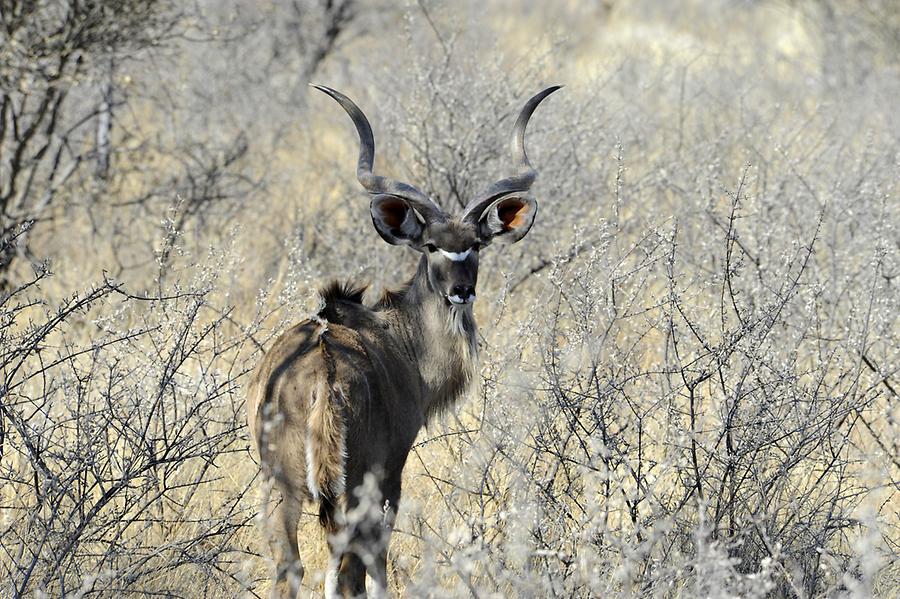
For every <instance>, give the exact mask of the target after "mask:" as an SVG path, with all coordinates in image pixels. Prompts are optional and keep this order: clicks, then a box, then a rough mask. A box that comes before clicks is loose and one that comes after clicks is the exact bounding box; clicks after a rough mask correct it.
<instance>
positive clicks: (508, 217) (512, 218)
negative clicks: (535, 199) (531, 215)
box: [497, 199, 528, 230]
mask: <svg viewBox="0 0 900 599" xmlns="http://www.w3.org/2000/svg"><path fill="white" fill-rule="evenodd" d="M527 216H528V203H527V202H523V201H522V200H517V199H511V200H507V201H505V202H502V203H501V204H500V205H499V206H497V217H498V218H499V219H500V222H502V223H503V228H504V229H506V230H509V229H517V228H519V227H521V226H522V225H524V224H525V218H526V217H527Z"/></svg>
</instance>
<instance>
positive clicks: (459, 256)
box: [438, 248, 472, 262]
mask: <svg viewBox="0 0 900 599" xmlns="http://www.w3.org/2000/svg"><path fill="white" fill-rule="evenodd" d="M438 250H440V252H441V254H443V255H444V257H445V258H448V259H450V260H453V261H454V262H462V261H463V260H465V259H466V258H468V257H469V254H470V253H472V248H469V249H467V250H466V251H464V252H448V251H447V250H441V249H440V248H438Z"/></svg>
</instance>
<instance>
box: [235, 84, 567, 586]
mask: <svg viewBox="0 0 900 599" xmlns="http://www.w3.org/2000/svg"><path fill="white" fill-rule="evenodd" d="M315 87H316V88H317V89H319V90H321V91H323V92H325V93H326V94H328V95H329V96H331V97H332V98H334V99H335V100H336V101H337V102H338V103H339V104H340V105H341V106H342V107H343V108H344V109H345V110H346V111H347V113H348V114H349V115H350V117H351V118H352V119H353V122H354V124H355V125H356V129H357V133H358V134H359V138H360V154H359V163H358V168H357V176H358V178H359V181H360V183H361V184H362V185H363V187H365V189H366V190H367V191H368V192H369V193H370V194H371V205H370V211H371V215H372V221H373V223H374V225H375V229H376V230H377V231H378V233H379V234H380V235H381V237H382V238H384V239H385V240H386V241H387V242H388V243H391V244H394V245H408V246H410V247H411V248H413V249H415V250H417V251H419V252H421V254H422V257H421V259H420V261H419V266H418V269H417V271H416V274H415V276H413V278H412V280H411V281H409V282H408V283H407V284H406V285H405V286H404V287H403V288H402V289H401V290H400V291H396V292H389V293H387V294H385V296H384V298H383V299H382V300H381V301H380V302H378V303H376V304H375V305H372V306H367V305H364V304H363V302H362V292H363V291H362V290H361V289H354V288H352V287H350V286H348V285H341V284H337V283H334V284H332V285H331V286H329V287H326V288H325V289H324V290H323V291H322V292H321V294H322V298H323V300H324V307H323V308H322V309H321V311H320V312H319V314H318V315H317V317H315V318H314V319H312V320H308V321H305V322H302V323H300V324H298V325H296V326H295V327H293V328H292V329H290V330H288V331H287V332H286V333H284V334H283V335H282V336H281V337H280V338H279V339H278V340H277V341H276V342H275V344H274V345H273V346H272V348H271V349H270V350H269V351H268V352H267V354H266V356H265V357H264V358H263V360H262V361H261V363H260V364H259V366H258V367H257V369H256V371H255V373H254V375H253V379H252V381H251V385H250V390H249V394H248V419H249V424H250V430H251V434H252V435H253V437H254V440H255V442H256V445H257V448H258V450H259V455H260V460H261V464H262V469H263V474H264V475H265V477H266V479H267V480H268V481H269V488H270V492H271V493H272V494H271V495H270V503H269V505H268V507H267V509H266V511H265V513H264V520H265V522H264V526H265V528H266V531H267V532H266V533H267V536H268V541H269V545H270V550H271V552H272V557H273V559H274V561H275V567H276V579H275V584H274V586H273V592H272V595H273V596H275V597H295V596H297V594H298V593H299V591H300V583H301V580H302V578H303V567H302V565H301V563H300V556H299V553H298V543H297V523H298V519H299V516H300V509H301V507H302V505H303V504H304V503H306V502H310V501H311V502H315V503H317V504H318V507H319V520H320V522H321V524H322V525H323V526H324V527H325V529H326V532H327V533H328V543H329V549H330V551H331V556H332V562H331V564H330V566H329V572H328V575H327V578H326V594H328V595H342V596H356V595H364V594H365V592H366V587H365V575H366V573H367V572H368V574H369V576H370V578H372V580H373V581H374V583H375V585H376V587H377V588H378V589H379V590H380V591H381V592H384V591H385V589H386V588H387V570H386V559H387V543H388V538H389V535H390V529H391V526H392V523H393V518H394V516H395V515H396V509H397V506H398V504H399V502H400V485H401V475H402V472H403V466H404V464H405V463H406V458H407V455H408V454H409V451H410V449H411V447H412V445H413V442H414V440H415V438H416V435H417V434H418V432H419V430H420V429H421V428H422V426H423V425H424V424H425V423H426V422H427V421H428V419H429V418H430V417H431V416H432V415H434V414H437V413H439V412H441V411H442V410H444V409H446V408H448V407H450V406H451V405H452V404H453V402H454V401H456V400H457V399H458V398H459V397H460V396H461V395H463V394H464V393H465V391H466V389H467V387H468V385H469V383H470V381H471V380H472V379H473V377H474V376H475V359H476V355H475V350H476V344H475V321H474V319H473V316H472V302H473V301H474V299H475V285H476V282H477V275H478V253H479V250H480V249H481V248H483V247H485V246H487V245H489V244H490V243H500V242H506V243H512V242H515V241H518V240H519V239H521V238H522V237H523V236H524V235H525V234H526V233H527V232H528V230H529V229H530V228H531V225H532V223H533V221H534V217H535V214H536V213H537V203H536V202H535V200H534V199H533V198H532V197H531V196H530V195H529V193H528V190H529V188H530V187H531V184H532V182H533V181H534V178H535V176H536V172H535V171H534V169H532V167H531V165H530V164H529V162H528V158H527V156H526V155H525V147H524V136H525V128H526V125H527V123H528V119H529V118H530V117H531V114H532V112H533V111H534V109H535V108H536V107H537V105H538V104H539V103H540V102H541V101H542V100H543V99H544V98H545V97H547V96H548V95H550V94H551V93H552V92H554V91H556V90H557V89H558V87H551V88H548V89H546V90H544V91H542V92H541V93H539V94H538V95H536V96H534V97H533V98H532V99H531V100H529V101H528V103H527V104H526V105H525V107H524V108H523V109H522V112H521V113H520V115H519V118H518V121H517V122H516V125H515V128H514V131H513V139H512V151H513V158H514V162H515V174H514V175H512V176H511V177H508V178H506V179H502V180H500V181H498V182H497V183H495V184H494V185H492V186H491V187H490V188H489V189H487V190H486V192H485V193H484V194H482V195H480V196H479V197H478V198H476V199H474V200H473V201H472V202H470V203H469V205H468V206H467V207H466V209H465V210H464V211H463V214H462V215H460V216H458V217H451V216H449V215H447V214H446V213H445V212H444V211H443V210H441V209H440V208H439V207H438V206H437V205H436V204H435V203H434V202H433V201H432V200H431V199H429V198H428V197H427V196H426V195H425V194H424V193H422V192H421V191H419V190H417V189H416V188H414V187H412V186H410V185H407V184H405V183H400V182H395V181H391V180H389V179H386V178H384V177H380V176H377V175H375V174H373V172H372V166H373V161H374V154H375V144H374V139H373V136H372V129H371V127H370V126H369V123H368V121H367V120H366V117H365V116H364V115H363V113H362V112H361V111H360V109H359V108H358V107H357V106H356V105H355V104H353V102H352V101H350V100H349V99H348V98H347V97H346V96H344V95H342V94H340V93H338V92H336V91H334V90H332V89H329V88H326V87H320V86H315ZM368 473H371V474H372V475H373V476H375V479H376V480H377V486H378V490H379V491H380V495H381V497H380V499H379V507H380V508H381V512H380V517H379V518H378V520H377V522H369V523H368V524H366V523H362V524H360V523H352V524H351V523H349V522H348V520H347V514H350V513H353V511H354V509H355V508H356V507H357V505H358V503H359V502H360V501H361V499H360V496H359V495H358V494H356V493H354V492H353V491H354V489H356V488H357V487H359V486H360V485H361V484H362V483H363V482H364V478H365V477H366V475H367V474H368Z"/></svg>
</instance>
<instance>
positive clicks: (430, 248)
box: [425, 243, 437, 254]
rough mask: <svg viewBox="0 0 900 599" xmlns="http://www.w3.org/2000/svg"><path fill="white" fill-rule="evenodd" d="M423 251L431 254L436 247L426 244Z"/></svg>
mask: <svg viewBox="0 0 900 599" xmlns="http://www.w3.org/2000/svg"><path fill="white" fill-rule="evenodd" d="M425 249H426V250H428V252H429V253H431V254H433V253H435V252H436V251H437V246H436V245H434V244H433V243H426V244H425Z"/></svg>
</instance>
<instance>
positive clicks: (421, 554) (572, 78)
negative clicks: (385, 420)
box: [0, 0, 900, 598]
mask: <svg viewBox="0 0 900 599" xmlns="http://www.w3.org/2000/svg"><path fill="white" fill-rule="evenodd" d="M311 81H313V82H317V83H324V84H327V85H330V86H332V87H335V88H337V89H340V90H342V91H345V92H346V93H347V94H348V95H350V96H352V97H353V98H354V99H356V100H357V101H358V103H359V104H360V105H361V106H362V107H363V108H364V110H365V111H366V113H367V114H368V116H369V118H370V119H371V120H372V124H373V127H374V129H375V136H376V142H377V143H378V148H379V149H378V163H377V167H378V169H379V170H381V171H383V172H384V173H385V174H389V175H392V176H395V177H396V178H398V179H403V180H408V181H410V182H414V183H415V184H417V185H418V186H420V187H421V188H423V189H425V190H427V191H428V192H430V193H431V194H432V195H433V197H435V198H436V199H437V200H438V201H439V202H441V203H442V205H443V206H445V207H447V208H448V209H459V208H460V207H462V206H463V205H465V203H466V202H467V200H468V198H469V197H470V196H471V195H472V194H473V192H475V191H477V190H478V189H480V188H482V187H484V186H485V185H487V184H489V183H491V182H493V181H494V180H496V179H497V178H498V176H502V175H503V174H504V173H503V172H502V171H503V168H504V167H505V166H506V164H507V163H506V160H505V158H506V156H507V142H508V133H509V131H510V130H511V127H512V119H514V118H515V115H516V114H517V112H518V110H519V109H520V108H521V105H522V102H524V100H525V99H527V98H528V97H530V96H531V95H532V94H533V93H536V92H537V91H538V90H540V89H542V88H543V87H546V86H547V85H551V84H565V85H566V87H565V88H564V89H563V90H562V91H560V92H558V93H557V94H555V95H554V96H553V97H552V98H550V99H548V100H547V101H546V102H545V104H544V105H542V106H541V108H540V110H539V112H538V113H537V114H536V115H535V117H534V118H533V119H532V123H531V125H530V127H529V137H528V150H529V157H530V159H531V161H532V163H533V164H534V165H535V166H536V167H537V168H538V169H539V170H540V176H539V178H538V179H537V181H536V183H535V185H534V187H533V192H534V194H535V196H536V197H537V199H538V202H539V205H540V211H539V214H538V217H537V221H536V224H535V226H534V228H533V229H532V230H531V232H530V234H529V235H528V237H527V238H525V239H524V240H523V241H522V242H520V243H517V244H516V245H514V246H509V247H506V248H504V249H503V250H502V251H494V250H495V248H489V249H488V250H487V251H485V252H484V255H483V256H482V258H481V270H480V279H479V290H478V295H479V300H478V302H477V303H476V306H475V314H476V317H477V320H478V322H479V325H480V331H479V354H480V381H479V384H478V385H477V388H476V389H473V391H472V393H471V394H470V397H469V399H467V400H466V401H465V402H463V403H461V404H460V405H458V406H457V408H456V410H455V411H454V412H452V413H450V414H447V415H446V416H445V417H444V418H443V419H442V420H441V421H439V422H434V423H432V424H431V425H430V426H429V428H428V429H427V430H426V431H424V432H423V433H422V434H421V437H420V439H419V441H418V443H417V445H416V447H415V449H414V452H413V453H412V454H411V455H410V458H409V462H408V464H407V468H406V470H405V483H404V489H405V492H404V499H403V505H402V506H401V509H400V515H399V518H398V521H397V524H396V529H395V532H394V535H393V540H392V545H391V554H390V582H391V587H392V590H393V592H394V593H395V594H397V595H398V596H407V597H457V596H474V597H517V596H530V597H620V596H621V597H628V596H640V597H726V596H727V597H803V598H816V597H854V598H864V597H871V596H878V597H894V596H896V595H897V594H898V593H900V565H898V553H900V487H898V481H900V451H898V439H900V430H898V420H897V419H898V405H900V403H898V392H900V377H898V368H900V362H898V360H900V353H898V349H900V330H898V321H897V314H898V312H900V290H898V275H900V270H898V269H900V253H898V252H900V231H898V224H900V196H898V183H900V176H898V175H900V111H898V110H897V108H896V106H897V98H898V97H900V7H898V5H897V3H896V2H893V1H891V0H867V1H864V0H844V1H839V0H745V1H742V2H725V1H721V0H708V1H701V0H680V1H678V2H662V1H652V0H637V1H631V2H624V1H618V0H606V1H602V2H600V1H597V2H575V1H571V2H568V1H567V2H553V3H549V2H548V3H543V2H535V1H533V0H501V1H499V2H474V3H472V2H438V1H435V0H418V1H417V2H404V3H393V2H387V1H382V0H376V1H374V2H362V1H361V0H285V1H269V2H244V1H242V0H226V1H223V2H217V1H207V0H198V1H195V2H175V1H171V0H96V1H90V2H86V1H83V0H0V596H3V597H43V596H66V597H83V596H102V597H118V596H160V597H198V596H208V597H232V596H251V597H256V596H265V595H266V593H267V592H268V587H269V575H270V564H269V563H268V562H267V559H266V557H265V556H266V552H265V549H264V547H263V544H262V538H261V536H260V534H259V530H258V528H257V523H256V520H257V514H258V512H259V507H260V504H261V496H260V494H259V482H260V481H259V480H258V478H259V476H258V472H259V466H258V462H257V456H256V454H255V452H254V451H253V450H251V448H250V442H249V437H248V432H247V428H246V418H245V414H244V390H243V387H244V385H245V383H246V380H247V374H248V372H249V371H250V370H251V369H252V368H253V366H254V365H255V364H256V362H257V360H258V359H259V358H260V356H261V354H262V352H263V351H264V350H265V348H266V347H268V345H269V344H270V342H271V341H272V340H273V339H274V337H276V336H277V335H278V334H279V333H280V332H281V331H283V330H284V329H285V328H286V327H288V326H290V324H291V323H294V322H296V321H298V320H301V319H303V318H305V317H308V316H309V315H310V314H312V313H314V312H315V311H316V310H317V308H318V304H319V301H320V300H319V298H318V295H317V289H318V288H319V286H321V285H322V284H323V283H325V282H327V281H328V280H330V279H332V278H353V279H355V280H359V281H366V282H368V283H370V285H371V287H370V294H371V295H372V297H376V296H377V295H378V293H379V292H380V290H381V289H384V288H385V287H390V286H392V285H396V284H398V283H400V282H402V281H403V280H405V279H406V278H407V277H409V276H410V275H411V274H412V272H413V269H414V265H415V257H414V254H413V253H412V252H411V251H409V250H406V249H401V248H396V247H391V246H388V245H387V244H385V243H383V242H382V241H381V240H380V239H379V238H378V235H377V233H376V232H375V230H374V229H373V228H372V225H371V221H370V218H369V215H368V210H367V199H366V197H365V194H364V193H362V192H361V190H360V188H359V186H358V183H357V182H356V180H355V160H356V151H357V148H358V146H357V140H356V137H355V132H354V131H353V129H352V126H351V125H350V123H349V121H348V119H347V118H346V115H345V114H343V112H342V111H340V110H339V109H338V108H337V107H336V106H335V105H334V104H333V102H332V101H331V100H330V99H328V98H326V97H324V96H322V95H321V94H317V93H316V92H314V91H311V90H310V88H308V86H307V84H308V83H309V82H311ZM315 520H316V519H315V515H314V514H312V513H310V514H309V515H308V517H306V518H304V520H303V522H302V524H301V533H300V536H301V552H302V554H303V559H304V564H305V565H306V567H307V572H308V574H307V577H306V579H305V580H304V585H305V586H306V587H307V589H308V592H309V593H310V594H312V595H315V594H320V593H321V592H322V583H323V578H324V575H323V569H324V568H325V566H326V563H325V562H326V559H327V556H326V552H325V549H324V547H325V544H324V543H323V542H322V539H321V532H320V531H319V528H318V525H317V523H316V521H315ZM305 540H314V541H315V542H308V543H307V542H304V541H305Z"/></svg>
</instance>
